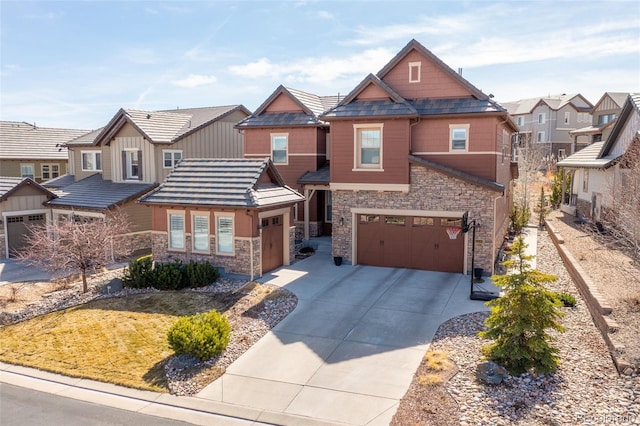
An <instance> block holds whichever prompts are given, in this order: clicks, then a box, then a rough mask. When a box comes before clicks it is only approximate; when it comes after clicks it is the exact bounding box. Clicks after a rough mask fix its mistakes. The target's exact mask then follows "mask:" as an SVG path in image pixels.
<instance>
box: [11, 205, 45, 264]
mask: <svg viewBox="0 0 640 426" xmlns="http://www.w3.org/2000/svg"><path fill="white" fill-rule="evenodd" d="M44 223H45V215H44V213H42V214H30V215H24V216H10V217H7V239H8V241H9V257H14V256H15V255H16V253H17V252H18V251H20V250H22V249H23V248H25V247H26V236H27V235H29V228H30V227H32V226H36V225H42V224H44Z"/></svg>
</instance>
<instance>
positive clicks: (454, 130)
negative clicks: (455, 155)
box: [449, 124, 469, 151]
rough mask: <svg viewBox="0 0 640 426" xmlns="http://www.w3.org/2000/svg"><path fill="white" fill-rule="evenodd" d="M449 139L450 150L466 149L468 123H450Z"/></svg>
mask: <svg viewBox="0 0 640 426" xmlns="http://www.w3.org/2000/svg"><path fill="white" fill-rule="evenodd" d="M449 139H450V142H449V146H450V148H451V151H466V150H467V149H468V140H469V125H468V124H450V125H449Z"/></svg>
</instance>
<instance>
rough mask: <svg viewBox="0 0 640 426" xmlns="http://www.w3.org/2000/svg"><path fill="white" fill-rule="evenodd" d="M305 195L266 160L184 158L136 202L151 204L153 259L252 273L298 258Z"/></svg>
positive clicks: (265, 270) (261, 272) (255, 273)
mask: <svg viewBox="0 0 640 426" xmlns="http://www.w3.org/2000/svg"><path fill="white" fill-rule="evenodd" d="M302 199H303V197H302V195H300V194H299V193H297V192H296V191H295V190H293V189H292V188H289V187H288V186H286V185H285V184H284V180H283V179H282V177H281V176H280V174H279V173H278V170H277V169H276V168H275V167H274V165H273V163H272V162H271V160H270V159H269V158H262V159H257V158H254V159H184V160H182V161H181V162H179V163H178V164H177V165H176V166H175V168H174V169H173V170H172V171H171V173H170V174H169V176H168V177H167V178H166V179H165V181H164V182H163V183H162V185H160V186H159V187H158V188H157V189H155V190H153V191H151V192H150V193H148V194H146V195H145V196H143V197H142V198H141V199H140V200H139V201H140V203H141V204H142V205H146V206H150V207H151V216H152V228H153V257H154V260H155V261H158V262H168V261H174V260H181V261H183V262H189V261H196V262H205V261H206V262H210V263H212V264H213V265H215V266H217V267H220V268H222V269H223V271H224V272H227V273H237V274H243V275H248V276H250V277H251V279H253V277H254V276H261V275H262V274H263V273H265V272H268V271H270V270H272V269H275V268H277V267H279V266H282V265H289V264H290V263H291V262H293V260H294V256H295V226H294V224H293V215H292V213H293V206H294V205H295V203H298V202H300V201H301V200H302Z"/></svg>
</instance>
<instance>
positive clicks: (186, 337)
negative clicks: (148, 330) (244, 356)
mask: <svg viewBox="0 0 640 426" xmlns="http://www.w3.org/2000/svg"><path fill="white" fill-rule="evenodd" d="M230 334H231V326H230V325H229V321H228V320H227V319H226V318H225V317H224V316H222V315H221V314H220V313H218V312H216V311H214V310H212V311H209V312H206V313H202V314H196V315H192V316H189V317H181V318H179V319H178V320H177V321H176V322H175V324H173V326H172V327H171V328H170V329H169V331H168V332H167V339H168V341H169V346H170V347H171V349H173V350H174V351H175V353H176V355H191V356H193V357H195V358H198V359H199V360H200V361H206V360H208V359H211V358H213V357H215V356H218V355H220V354H221V353H222V351H224V350H225V348H226V347H227V345H228V344H229V339H230Z"/></svg>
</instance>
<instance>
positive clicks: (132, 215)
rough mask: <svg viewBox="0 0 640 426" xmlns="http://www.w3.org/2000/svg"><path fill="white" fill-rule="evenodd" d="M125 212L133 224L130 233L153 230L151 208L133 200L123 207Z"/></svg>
mask: <svg viewBox="0 0 640 426" xmlns="http://www.w3.org/2000/svg"><path fill="white" fill-rule="evenodd" d="M123 210H124V212H125V213H126V215H127V217H128V219H129V222H130V223H131V227H130V229H129V232H140V231H150V230H151V207H149V206H146V205H144V204H139V203H137V202H136V201H135V200H132V201H129V202H128V203H126V204H125V205H124V206H123Z"/></svg>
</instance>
